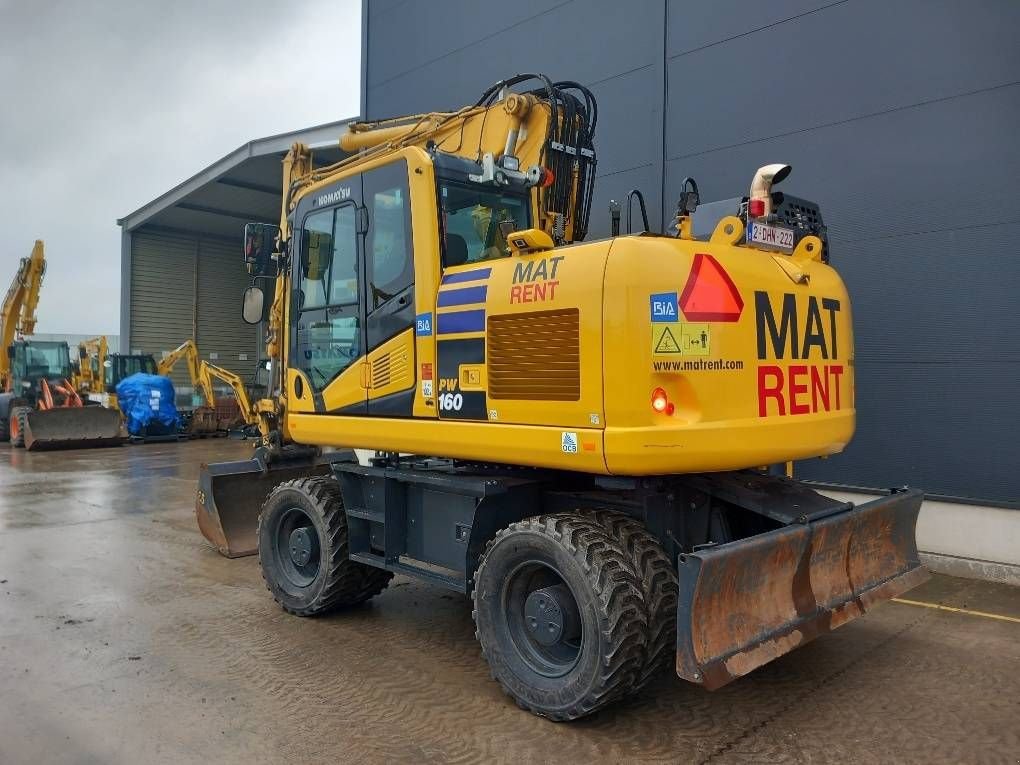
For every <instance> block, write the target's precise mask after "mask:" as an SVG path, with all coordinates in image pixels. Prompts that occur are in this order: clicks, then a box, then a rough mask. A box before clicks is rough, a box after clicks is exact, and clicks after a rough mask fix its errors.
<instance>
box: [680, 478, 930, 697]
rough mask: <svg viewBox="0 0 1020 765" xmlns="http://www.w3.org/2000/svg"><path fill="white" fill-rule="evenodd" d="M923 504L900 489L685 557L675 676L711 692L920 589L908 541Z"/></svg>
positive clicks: (921, 574) (913, 547) (921, 572)
mask: <svg viewBox="0 0 1020 765" xmlns="http://www.w3.org/2000/svg"><path fill="white" fill-rule="evenodd" d="M923 496H924V495H923V494H922V493H921V492H920V491H916V490H904V491H897V492H895V493H893V494H890V495H889V496H887V497H883V498H881V499H876V500H874V501H872V502H868V503H866V504H862V505H858V506H856V507H852V508H851V509H843V510H841V511H839V512H837V513H835V514H833V515H830V516H829V517H825V518H821V519H819V520H814V521H811V522H806V523H793V524H790V525H788V526H784V527H783V528H780V529H776V530H775V531H770V532H767V533H764V534H759V535H757V536H754V537H749V538H747V539H742V540H739V541H737V542H731V543H728V544H724V545H720V546H719V547H715V548H712V549H708V550H703V551H700V552H696V553H693V554H691V555H687V556H686V557H685V559H684V560H682V561H681V563H680V582H681V584H680V590H681V591H680V599H679V607H678V610H677V658H676V669H677V674H678V675H680V677H682V678H684V679H685V680H690V681H692V682H695V683H700V684H702V685H704V686H705V687H706V688H708V689H709V690H714V689H716V688H719V687H721V686H723V685H726V684H727V683H728V682H730V681H731V680H734V679H736V678H738V677H741V676H742V675H746V674H747V673H748V672H751V671H752V670H754V669H756V668H758V667H760V666H762V665H763V664H766V663H768V662H770V661H772V660H773V659H775V658H777V657H779V656H782V655H783V654H785V653H788V652H790V651H792V650H793V649H794V648H797V647H798V646H801V645H804V644H805V643H807V642H808V641H810V640H813V639H814V638H816V637H818V636H819V635H821V634H823V633H826V632H829V631H831V630H833V629H835V628H836V627H839V626H841V625H843V624H846V623H847V622H848V621H850V620H851V619H854V618H856V617H858V616H860V615H862V614H863V613H864V612H865V611H867V610H869V609H870V608H871V607H872V606H873V605H875V604H877V603H880V602H882V601H884V600H888V599H889V598H894V597H896V596H897V595H900V594H902V593H904V592H906V591H907V590H910V589H911V588H913V587H915V586H917V585H918V584H920V583H921V582H923V581H925V580H926V579H927V578H928V572H927V571H926V570H925V569H924V568H923V567H922V566H921V563H920V561H919V560H918V556H917V543H916V541H915V536H914V527H915V524H916V523H917V514H918V511H919V510H920V508H921V500H922V499H923Z"/></svg>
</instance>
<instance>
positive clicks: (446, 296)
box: [436, 284, 489, 308]
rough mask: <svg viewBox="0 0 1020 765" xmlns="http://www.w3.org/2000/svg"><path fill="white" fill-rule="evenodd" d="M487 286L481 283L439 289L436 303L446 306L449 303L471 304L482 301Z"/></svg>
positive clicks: (487, 289)
mask: <svg viewBox="0 0 1020 765" xmlns="http://www.w3.org/2000/svg"><path fill="white" fill-rule="evenodd" d="M488 291H489V287H488V286H487V285H485V284H481V285H479V286H477V287H461V288H460V289H454V290H440V291H439V300H438V301H437V302H436V305H437V306H439V307H440V308H446V307H447V306H451V305H471V304H472V303H484V302H485V295H486V293H487V292H488Z"/></svg>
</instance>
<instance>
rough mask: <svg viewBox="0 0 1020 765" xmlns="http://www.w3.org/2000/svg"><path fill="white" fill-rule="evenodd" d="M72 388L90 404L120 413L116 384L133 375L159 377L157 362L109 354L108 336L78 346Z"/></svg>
mask: <svg viewBox="0 0 1020 765" xmlns="http://www.w3.org/2000/svg"><path fill="white" fill-rule="evenodd" d="M72 367H73V373H72V375H71V384H72V385H74V388H75V390H77V391H78V393H79V394H81V395H82V396H84V397H85V398H86V399H87V400H88V401H90V402H92V403H95V404H100V405H102V406H105V407H108V408H110V409H116V410H118V411H119V410H120V407H119V405H118V403H117V384H118V383H119V382H120V381H121V380H123V379H125V378H127V377H130V376H131V375H134V374H149V375H154V374H159V373H158V372H157V368H156V360H155V359H154V358H153V357H152V356H151V355H150V354H147V353H110V351H109V341H108V340H107V339H106V336H105V335H101V336H99V337H93V338H91V339H89V340H83V341H82V342H80V343H79V344H78V358H77V359H74V360H72Z"/></svg>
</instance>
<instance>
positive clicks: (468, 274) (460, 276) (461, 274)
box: [443, 268, 492, 284]
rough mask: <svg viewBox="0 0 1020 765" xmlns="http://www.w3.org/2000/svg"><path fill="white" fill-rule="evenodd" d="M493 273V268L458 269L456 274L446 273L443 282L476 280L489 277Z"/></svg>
mask: <svg viewBox="0 0 1020 765" xmlns="http://www.w3.org/2000/svg"><path fill="white" fill-rule="evenodd" d="M491 273H492V269H491V268H473V269H471V270H470V271H458V272H457V273H455V274H446V275H445V276H444V277H443V284H458V283H460V282H475V281H478V280H479V279H488V278H489V274H491Z"/></svg>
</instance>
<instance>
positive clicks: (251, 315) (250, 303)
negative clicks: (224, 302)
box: [241, 285, 266, 324]
mask: <svg viewBox="0 0 1020 765" xmlns="http://www.w3.org/2000/svg"><path fill="white" fill-rule="evenodd" d="M265 300H266V296H265V293H263V292H262V288H261V287H256V286H255V285H252V286H251V287H249V288H248V289H246V290H245V291H244V302H243V303H242V305H241V318H242V319H244V322H245V324H258V323H259V322H260V321H262V309H263V308H264V305H263V304H264V303H265Z"/></svg>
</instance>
